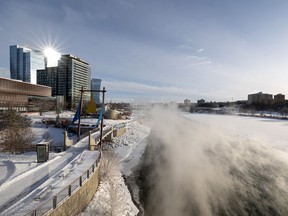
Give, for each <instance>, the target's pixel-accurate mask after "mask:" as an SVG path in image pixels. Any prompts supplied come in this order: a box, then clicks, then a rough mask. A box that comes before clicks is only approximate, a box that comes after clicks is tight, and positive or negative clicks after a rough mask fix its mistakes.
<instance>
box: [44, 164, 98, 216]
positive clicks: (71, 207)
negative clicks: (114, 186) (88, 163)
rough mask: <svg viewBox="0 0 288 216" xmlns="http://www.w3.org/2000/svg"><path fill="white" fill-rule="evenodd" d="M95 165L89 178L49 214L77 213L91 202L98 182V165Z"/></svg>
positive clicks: (55, 215)
mask: <svg viewBox="0 0 288 216" xmlns="http://www.w3.org/2000/svg"><path fill="white" fill-rule="evenodd" d="M99 165H100V164H99ZM99 165H98V166H97V168H96V169H95V172H94V173H91V175H90V177H89V179H88V180H87V181H86V182H85V183H83V185H82V187H81V188H80V189H79V190H77V191H76V192H75V193H74V194H72V195H71V196H70V197H69V198H68V199H66V200H65V201H64V202H63V203H61V204H60V205H59V206H57V207H56V209H54V210H53V211H52V212H50V213H48V215H50V216H59V215H69V216H70V215H71V216H73V215H78V214H79V213H81V212H82V211H83V210H84V209H85V208H86V207H87V205H88V204H89V203H90V202H91V200H92V198H93V196H94V194H95V193H96V191H97V188H98V185H99V182H100V168H99V167H100V166H99Z"/></svg>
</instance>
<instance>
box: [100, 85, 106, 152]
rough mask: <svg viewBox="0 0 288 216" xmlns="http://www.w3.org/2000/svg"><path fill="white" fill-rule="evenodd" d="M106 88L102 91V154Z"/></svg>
mask: <svg viewBox="0 0 288 216" xmlns="http://www.w3.org/2000/svg"><path fill="white" fill-rule="evenodd" d="M105 92H106V90H105V87H103V91H102V106H103V113H102V119H101V130H100V143H99V144H100V153H101V152H102V136H103V121H104V113H105Z"/></svg>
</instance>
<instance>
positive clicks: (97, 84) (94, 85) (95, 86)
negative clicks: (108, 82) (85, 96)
mask: <svg viewBox="0 0 288 216" xmlns="http://www.w3.org/2000/svg"><path fill="white" fill-rule="evenodd" d="M101 81H102V80H101V79H95V78H92V80H91V90H101ZM91 96H92V97H93V99H94V101H95V103H96V104H99V103H100V92H92V93H91Z"/></svg>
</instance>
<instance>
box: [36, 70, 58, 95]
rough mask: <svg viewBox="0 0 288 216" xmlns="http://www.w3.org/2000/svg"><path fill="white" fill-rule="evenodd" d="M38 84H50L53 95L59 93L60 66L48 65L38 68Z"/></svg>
mask: <svg viewBox="0 0 288 216" xmlns="http://www.w3.org/2000/svg"><path fill="white" fill-rule="evenodd" d="M37 84H38V85H44V86H50V87H51V88H52V97H55V96H57V95H58V67H46V68H45V69H42V70H37Z"/></svg>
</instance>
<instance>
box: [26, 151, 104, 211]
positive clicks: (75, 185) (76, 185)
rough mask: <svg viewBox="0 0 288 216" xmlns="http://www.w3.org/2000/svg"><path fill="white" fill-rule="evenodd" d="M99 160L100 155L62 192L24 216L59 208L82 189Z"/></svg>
mask: <svg viewBox="0 0 288 216" xmlns="http://www.w3.org/2000/svg"><path fill="white" fill-rule="evenodd" d="M100 158H101V155H100V156H99V158H98V159H97V160H96V161H95V163H94V164H93V165H92V166H91V167H90V168H89V169H88V170H86V171H85V172H83V173H82V174H81V175H80V176H79V177H78V178H77V179H76V180H74V181H73V182H71V184H69V185H68V186H67V187H65V188H64V189H63V190H61V191H59V192H58V193H57V194H56V195H54V196H53V197H51V198H49V199H48V200H46V201H45V202H43V203H42V204H40V205H39V206H37V207H36V208H34V209H33V210H32V211H30V212H29V213H27V214H26V215H25V216H38V215H44V214H46V213H48V212H49V211H51V210H53V209H56V207H57V206H59V204H61V203H62V202H64V201H65V200H66V199H67V198H68V197H70V196H71V195H72V194H74V193H75V192H76V191H77V190H79V189H80V188H81V187H82V185H83V184H84V183H85V182H86V181H87V180H88V179H89V177H90V175H91V174H93V173H94V172H95V170H96V169H97V168H98V165H99V161H100Z"/></svg>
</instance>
